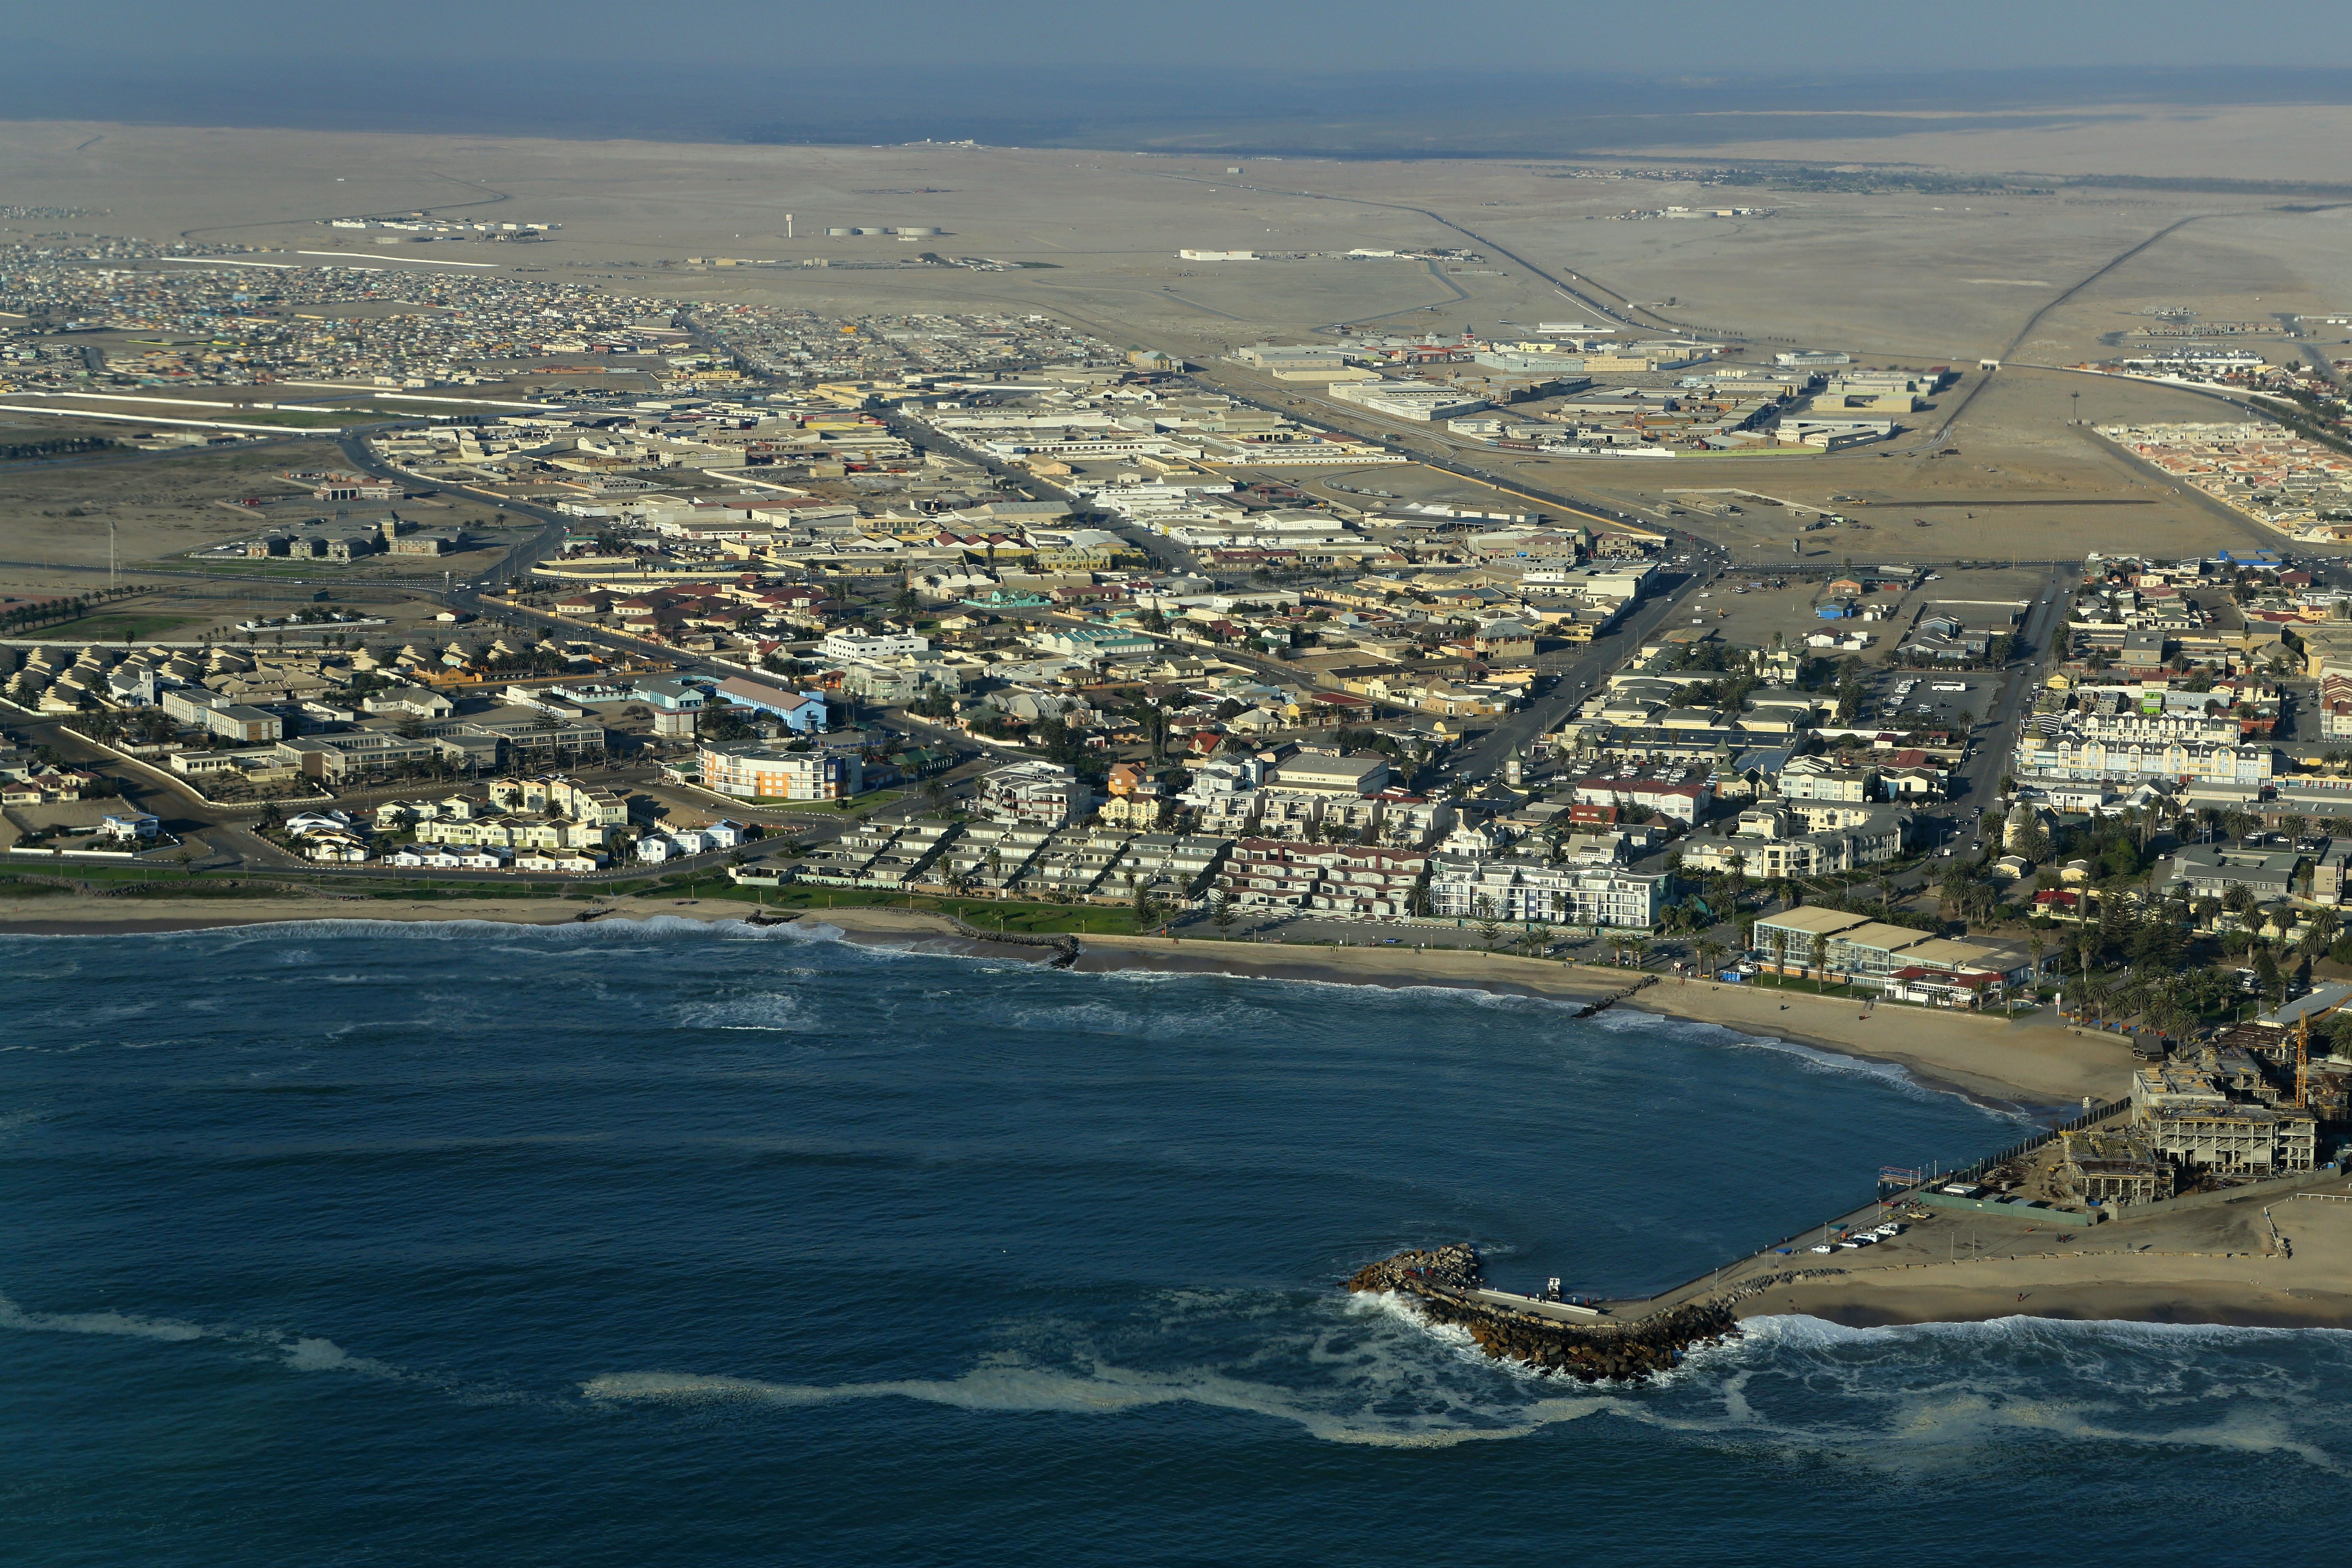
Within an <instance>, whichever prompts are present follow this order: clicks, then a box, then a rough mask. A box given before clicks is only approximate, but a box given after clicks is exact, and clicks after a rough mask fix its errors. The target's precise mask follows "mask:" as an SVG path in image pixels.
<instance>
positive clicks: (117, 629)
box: [34, 611, 213, 642]
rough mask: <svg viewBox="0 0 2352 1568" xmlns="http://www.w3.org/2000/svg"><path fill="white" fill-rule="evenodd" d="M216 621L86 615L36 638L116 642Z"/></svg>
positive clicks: (192, 617) (120, 614)
mask: <svg viewBox="0 0 2352 1568" xmlns="http://www.w3.org/2000/svg"><path fill="white" fill-rule="evenodd" d="M212 618H213V617H212V616H197V615H187V616H175V615H171V614H168V613H160V612H159V613H157V614H153V615H139V614H137V613H135V612H129V611H125V612H117V613H110V614H105V615H97V616H82V617H81V619H79V620H78V621H67V622H65V623H64V624H63V625H61V626H44V627H42V628H41V629H40V630H39V631H38V632H37V633H36V634H34V635H36V636H39V637H50V636H55V637H60V638H64V639H66V640H68V641H72V642H112V641H114V640H115V639H117V638H118V637H120V638H137V637H162V636H163V634H164V633H165V632H172V631H177V630H179V629H180V628H181V627H182V626H202V625H204V624H205V623H206V622H208V621H210V620H211V619H212Z"/></svg>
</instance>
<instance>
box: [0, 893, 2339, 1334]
mask: <svg viewBox="0 0 2352 1568" xmlns="http://www.w3.org/2000/svg"><path fill="white" fill-rule="evenodd" d="M61 902H63V901H62V900H46V899H45V900H0V936H8V935H16V936H28V935H37V936H52V937H81V936H109V935H118V936H131V935H157V934H165V933H171V932H177V931H209V930H223V929H228V928H234V927H249V926H267V925H277V924H291V923H308V922H310V921H425V922H433V923H449V922H454V921H490V922H493V923H499V924H513V925H545V926H571V925H577V924H583V923H595V924H604V923H608V922H610V921H615V920H619V921H646V920H651V919H654V918H656V917H660V916H669V917H672V918H676V919H682V920H691V921H702V922H705V923H711V924H717V923H723V922H727V921H743V920H746V919H747V918H748V917H750V916H751V915H752V914H754V913H756V912H758V911H757V909H756V906H746V905H743V904H739V903H735V902H732V901H728V900H685V899H660V898H643V897H635V898H621V899H614V900H609V901H607V902H605V903H604V904H601V905H598V906H596V907H597V908H598V909H600V910H604V913H603V914H602V915H601V916H600V918H599V919H598V920H597V921H593V922H583V921H579V920H578V918H577V917H578V915H579V913H580V912H581V906H579V905H577V904H574V903H571V902H567V901H562V900H544V899H542V900H522V899H517V900H477V901H471V902H470V904H469V906H468V907H453V906H451V905H448V904H442V903H428V902H423V901H416V902H407V901H400V900H368V901H366V902H362V901H359V900H328V899H303V898H299V897H288V898H283V899H278V898H260V899H253V900H239V901H238V903H237V905H236V907H233V908H223V907H221V906H219V905H216V904H202V903H198V902H196V901H195V900H180V901H176V902H173V903H162V902H161V901H160V900H159V901H157V902H152V903H151V902H147V901H144V900H142V901H141V902H140V903H138V904H131V903H128V902H127V901H126V902H122V903H112V902H111V901H110V900H74V901H73V902H72V904H70V905H68V906H67V907H60V903H61ZM799 918H800V920H801V921H806V922H807V923H808V924H809V925H811V926H813V927H814V926H823V927H826V928H829V929H832V930H835V931H839V932H840V933H841V936H842V939H843V940H845V941H850V942H861V943H867V944H874V945H887V946H896V947H901V948H910V949H916V950H928V951H931V952H954V953H964V954H972V955H982V956H987V957H991V958H1005V959H1012V960H1014V961H1017V962H1022V963H1039V962H1043V961H1044V958H1045V952H1046V951H1047V950H1045V949H1041V948H1038V947H1034V946H1021V945H1014V944H1011V943H997V942H989V941H987V940H985V939H984V938H974V937H971V936H968V935H965V934H964V933H962V932H961V931H956V930H954V929H953V928H952V927H951V926H950V925H949V924H948V922H947V921H946V920H945V919H944V918H943V917H941V916H939V915H937V914H933V913H930V912H929V911H915V910H889V909H885V908H880V907H877V906H872V905H863V906H858V907H856V908H852V909H845V910H824V911H805V912H803V914H802V915H801V916H800V917H799ZM1081 949H1082V954H1081V957H1080V959H1079V961H1078V963H1077V964H1076V967H1077V968H1078V969H1081V970H1085V971H1087V972H1090V973H1107V972H1111V971H1126V970H1138V971H1148V972H1154V973H1174V974H1196V975H1204V976H1207V975H1222V976H1225V977H1229V978H1233V979H1263V980H1289V981H1297V982H1305V983H1310V984H1335V985H1356V986H1362V985H1374V986H1380V987H1383V988H1386V989H1392V990H1401V989H1406V988H1412V987H1420V986H1436V987H1440V988H1444V989H1451V990H1478V991H1486V992H1490V993H1494V994H1504V995H1517V996H1528V997H1535V998H1538V999H1541V1000H1545V1001H1550V1002H1561V1003H1571V1004H1580V1003H1590V1002H1593V1001H1597V1000H1599V999H1601V998H1602V997H1604V996H1608V995H1611V994H1614V993H1617V992H1620V991H1622V990H1623V989H1624V987H1625V986H1626V985H1627V984H1630V983H1631V982H1632V981H1633V978H1634V976H1635V972H1633V971H1628V970H1624V969H1620V968H1613V967H1603V966H1596V965H1586V964H1563V963H1559V962H1557V961H1546V960H1541V959H1530V958H1521V957H1515V956H1509V955H1503V954H1494V953H1487V952H1479V951H1475V950H1466V949H1456V948H1441V949H1420V950H1415V949H1412V948H1402V947H1391V946H1388V945H1385V944H1383V945H1381V946H1364V947H1337V948H1334V947H1323V946H1312V947H1309V946H1297V947H1284V946H1281V945H1278V944H1275V943H1254V942H1226V941H1220V940H1217V939H1213V938H1211V939H1202V938H1197V937H1196V938H1192V939H1181V938H1180V939H1170V938H1164V937H1145V936H1089V937H1086V938H1083V939H1082V941H1081ZM1615 1006H1616V1007H1617V1008H1622V1009H1623V1010H1627V1011H1633V1012H1638V1013H1640V1014H1643V1015H1645V1016H1652V1017H1657V1018H1661V1019H1666V1020H1671V1021H1675V1022H1682V1023H1692V1024H1704V1025H1712V1026H1718V1027H1721V1028H1724V1029H1727V1030H1729V1031H1731V1032H1733V1033H1735V1034H1737V1035H1738V1036H1741V1037H1746V1038H1748V1039H1750V1040H1755V1041H1757V1042H1759V1044H1764V1045H1767V1047H1768V1048H1769V1047H1771V1046H1786V1047H1797V1048H1798V1049H1799V1050H1800V1051H1801V1052H1822V1053H1826V1054H1828V1055H1830V1056H1832V1057H1836V1058H1845V1059H1848V1060H1851V1061H1855V1062H1862V1063H1869V1064H1874V1065H1878V1066H1888V1067H1894V1068H1899V1069H1901V1070H1902V1071H1903V1072H1904V1073H1905V1074H1906V1075H1907V1076H1908V1077H1909V1078H1910V1079H1912V1080H1913V1081H1914V1082H1915V1083H1916V1084H1917V1085H1918V1086H1920V1087H1921V1088H1923V1089H1928V1090H1931V1091H1936V1092H1943V1093H1952V1094H1958V1095H1961V1096H1963V1097H1964V1098H1966V1099H1968V1100H1970V1101H1971V1102H1973V1103H1976V1104H1979V1105H1980V1106H1984V1107H1986V1108H1988V1109H1990V1110H1996V1111H2000V1112H2004V1113H2008V1114H2026V1115H2033V1116H2037V1117H2039V1118H2042V1119H2043V1120H2049V1119H2052V1118H2053V1115H2066V1114H2071V1113H2072V1112H2073V1110H2074V1109H2075V1107H2076V1106H2077V1105H2078V1104H2079V1102H2080V1100H2081V1098H2082V1097H2083V1096H2084V1094H2090V1095H2094V1096H2096V1097H2097V1098H2099V1099H2103V1100H2104V1099H2113V1098H2115V1097H2116V1095H2117V1094H2118V1093H2119V1092H2120V1090H2121V1089H2122V1088H2123V1086H2124V1085H2125V1084H2126V1082H2127V1081H2128V1078H2127V1075H2128V1073H2129V1071H2130V1068H2131V1058H2130V1057H2129V1054H2128V1047H2126V1046H2124V1045H2123V1044H2122V1043H2120V1042H2117V1041H2115V1040H2111V1039H2106V1038H2100V1037H2085V1036H2078V1035H2075V1034H2074V1033H2073V1032H2072V1031H2070V1030H2069V1029H2067V1028H2065V1027H2064V1026H2057V1025H2051V1024H2012V1023H2009V1022H2006V1021H2004V1020H2000V1019H1993V1018H1984V1017H1978V1016H1970V1015H1965V1014H1961V1015H1937V1014H1932V1013H1926V1012H1922V1011H1918V1010H1915V1009H1910V1008H1904V1009H1900V1010H1892V1011H1888V1012H1886V1013H1884V1014H1873V1013H1870V1012H1868V1011H1867V1010H1864V1009H1859V1008H1857V1007H1856V1006H1855V1005H1854V1004H1853V1003H1851V1002H1847V1001H1841V1000H1835V999H1832V998H1827V997H1812V996H1808V995H1806V994H1804V993H1802V992H1783V991H1777V990H1768V991H1749V990H1747V989H1746V988H1744V987H1741V986H1737V985H1728V984H1721V983H1719V982H1710V981H1696V982H1688V983H1684V982H1677V981H1675V980H1674V979H1671V978H1666V977H1660V978H1659V979H1658V980H1657V981H1656V982H1655V983H1654V984H1650V985H1647V986H1645V987H1643V990H1642V991H1641V992H1639V993H1638V994H1636V995H1634V996H1633V997H1632V998H1630V999H1628V1000H1627V1001H1624V1002H1622V1003H1618V1004H1616V1005H1615ZM2314 1184H2315V1186H2324V1187H2326V1188H2327V1189H2328V1190H2330V1191H2332V1192H2338V1193H2343V1194H2347V1197H2352V1183H2347V1181H2346V1180H2345V1179H2344V1178H2343V1177H2341V1176H2339V1175H2336V1174H2335V1173H2321V1174H2319V1175H2318V1176H2316V1177H2315V1183H2314ZM2273 1209H2275V1210H2276V1211H2277V1213H2278V1215H2279V1216H2280V1217H2279V1219H2278V1220H2277V1221H2276V1222H2275V1224H2276V1225H2277V1226H2280V1227H2284V1228H2285V1229H2287V1231H2288V1233H2289V1235H2290V1236H2291V1238H2292V1241H2293V1245H2292V1247H2280V1246H2278V1245H2276V1243H2275V1240H2274V1237H2275V1234H2276V1233H2275V1232H2274V1231H2273V1228H2272V1227H2273V1223H2274V1222H2273V1219H2272V1218H2271V1213H2270V1211H2271V1210H2273ZM1971 1249H1973V1250H1975V1251H1976V1252H1977V1253H1978V1254H1979V1256H1977V1257H1975V1258H1970V1257H1968V1256H1965V1254H1966V1253H1967V1252H1969V1250H1971ZM1816 1270H1817V1272H1815V1271H1816ZM1795 1271H1808V1272H1812V1273H1813V1277H1811V1278H1804V1279H1791V1278H1787V1276H1788V1275H1789V1274H1790V1273H1792V1272H1795ZM1767 1279H1769V1280H1771V1281H1772V1283H1770V1284H1769V1286H1765V1284H1764V1282H1765V1281H1766V1280H1767ZM1759 1287H1762V1288H1760V1289H1759ZM1722 1291H1729V1292H1731V1293H1732V1299H1730V1300H1726V1301H1725V1302H1724V1304H1725V1305H1726V1306H1728V1307H1729V1308H1730V1309H1731V1310H1732V1311H1733V1312H1734V1315H1735V1316H1737V1317H1738V1318H1741V1319H1747V1318H1763V1317H1776V1316H1784V1315H1791V1314H1795V1315H1803V1316H1810V1317H1813V1318H1817V1319H1821V1320H1822V1321H1828V1322H1832V1323H1839V1324H1843V1325H1845V1326H1848V1327H1853V1328H1869V1327H1879V1326H1887V1325H1896V1324H1909V1323H1930V1322H1984V1321H1994V1320H1997V1319H2005V1318H2011V1317H2042V1318H2050V1319H2064V1320H2073V1321H2133V1322H2148V1323H2181V1324H2191V1323H2210V1324H2219V1325H2231V1326H2238V1327H2246V1328H2313V1327H2328V1328H2341V1327H2352V1201H2347V1202H2342V1203H2327V1202H2297V1203H2289V1202H2286V1201H2284V1199H2273V1200H2272V1201H2269V1202H2267V1203H2266V1202H2265V1200H2263V1199H2260V1198H2248V1199H2245V1200H2242V1201H2240V1202H2235V1203H2228V1204H2222V1205H2213V1206H2210V1207H2208V1208H2205V1209H2201V1210H2197V1211H2193V1212H2189V1213H2183V1214H2168V1215H2149V1216H2147V1217H2145V1218H2133V1217H2130V1216H2129V1215H2126V1217H2124V1218H2122V1219H2118V1220H2111V1221H2109V1222H2107V1223H2105V1224H2101V1225H2098V1226H2092V1227H2087V1228H2085V1229H2084V1230H2083V1231H2082V1232H2081V1234H2080V1237H2079V1238H2078V1237H2076V1236H2074V1235H2073V1234H2069V1233H2062V1232H2060V1231H2059V1230H2058V1229H2057V1227H2056V1226H2054V1225H2052V1224H2049V1223H2047V1222H2046V1221H2044V1222H2042V1224H2040V1225H2039V1226H2038V1227H2037V1226H2034V1225H2030V1224H2025V1223H2023V1222H2022V1221H2020V1220H2017V1219H2011V1218H2009V1217H2007V1216H2000V1217H1998V1218H1992V1219H1988V1220H1982V1221H1977V1220H1971V1219H1970V1218H1968V1217H1965V1216H1962V1217H1954V1216H1953V1215H1948V1214H1945V1213H1943V1212H1941V1211H1938V1212H1937V1214H1936V1215H1934V1216H1932V1217H1931V1218H1929V1219H1927V1220H1925V1221H1920V1222H1916V1224H1915V1225H1914V1226H1913V1228H1912V1230H1911V1231H1910V1232H1908V1233H1906V1235H1905V1236H1904V1237H1899V1238H1897V1239H1896V1240H1895V1241H1894V1242H1890V1243H1885V1244H1882V1245H1880V1246H1878V1247H1870V1248H1866V1249H1864V1251H1862V1252H1859V1253H1838V1254H1834V1255H1832V1257H1828V1258H1820V1257H1816V1256H1814V1255H1812V1254H1811V1253H1809V1252H1806V1251H1804V1250H1803V1249H1802V1248H1801V1247H1797V1248H1795V1249H1794V1250H1792V1251H1791V1252H1790V1253H1788V1254H1777V1253H1773V1252H1770V1251H1767V1252H1763V1253H1759V1254H1755V1255H1751V1257H1749V1258H1744V1259H1742V1260H1740V1261H1739V1262H1738V1263H1736V1264H1733V1265H1731V1266H1730V1267H1729V1268H1726V1269H1724V1270H1722V1271H1720V1273H1719V1274H1718V1275H1717V1277H1716V1279H1715V1280H1714V1282H1713V1283H1712V1284H1711V1285H1707V1286H1704V1287H1702V1284H1701V1282H1700V1281H1692V1282H1691V1284H1690V1285H1689V1286H1687V1287H1680V1288H1677V1289H1675V1291H1673V1292H1670V1293H1669V1294H1670V1296H1671V1297H1672V1298H1674V1300H1675V1302H1679V1301H1681V1300H1689V1299H1696V1298H1700V1297H1715V1296H1717V1295H1718V1293H1719V1292H1722ZM1670 1304H1673V1303H1670V1301H1669V1300H1667V1299H1666V1298H1654V1299H1652V1300H1650V1301H1647V1302H1643V1303H1638V1304H1637V1303H1634V1302H1631V1301H1628V1302H1625V1303H1622V1306H1623V1307H1624V1308H1626V1309H1631V1310H1632V1311H1633V1316H1630V1317H1629V1318H1628V1320H1627V1321H1636V1320H1637V1319H1638V1318H1639V1317H1641V1316H1647V1315H1648V1314H1649V1313H1650V1312H1653V1311H1655V1310H1664V1309H1665V1308H1667V1307H1668V1306H1669V1305H1670Z"/></svg>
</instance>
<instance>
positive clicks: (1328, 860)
mask: <svg viewBox="0 0 2352 1568" xmlns="http://www.w3.org/2000/svg"><path fill="white" fill-rule="evenodd" d="M1428 865H1429V857H1428V856H1427V855H1426V854H1424V853H1423V852H1422V851H1421V850H1418V849H1407V848H1394V847H1378V846H1367V845H1359V844H1315V843H1306V842H1302V841H1298V840H1292V839H1281V838H1244V839H1242V840H1241V841H1240V842H1239V843H1237V844H1235V845H1234V848H1233V853H1232V854H1231V855H1230V856H1229V857H1228V858H1226V861H1225V868H1224V875H1223V878H1222V879H1221V884H1222V887H1223V892H1224V894H1225V896H1226V897H1227V898H1228V899H1230V900H1232V901H1233V903H1234V906H1235V907H1236V908H1238V909H1242V910H1260V909H1279V910H1295V911H1299V912H1311V913H1315V914H1318V915H1322V916H1325V917H1328V918H1332V919H1340V920H1394V919H1399V918H1402V916H1404V915H1407V914H1409V913H1411V912H1412V903H1413V901H1414V897H1413V895H1414V889H1416V888H1418V887H1419V886H1420V884H1421V880H1422V878H1423V875H1424V874H1425V872H1426V870H1427V868H1428Z"/></svg>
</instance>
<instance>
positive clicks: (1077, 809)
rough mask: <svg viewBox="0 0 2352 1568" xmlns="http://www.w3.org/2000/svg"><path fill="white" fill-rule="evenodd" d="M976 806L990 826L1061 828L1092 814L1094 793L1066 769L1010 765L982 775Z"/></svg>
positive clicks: (1043, 764) (1048, 765) (1041, 764)
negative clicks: (995, 823) (989, 822)
mask: <svg viewBox="0 0 2352 1568" xmlns="http://www.w3.org/2000/svg"><path fill="white" fill-rule="evenodd" d="M976 805H978V807H979V810H980V814H981V815H982V816H985V817H987V818H988V819H989V820H990V821H991V822H998V823H1006V824H1019V825H1023V826H1044V827H1048V828H1053V827H1062V826H1067V825H1069V824H1071V823H1074V822H1080V821H1083V820H1084V819H1085V818H1086V817H1087V816H1088V815H1089V814H1090V813H1091V812H1092V810H1093V809H1094V792H1093V791H1092V790H1091V789H1089V788H1087V784H1086V783H1085V782H1084V781H1083V780H1081V779H1080V778H1079V777H1078V775H1077V774H1076V773H1073V772H1072V771H1070V770H1069V769H1068V768H1065V767H1060V766H1057V765H1056V764H1055V763H1046V762H1022V763H1010V764H1008V765H1007V766H1004V767H1001V768H998V769H996V770H995V771H993V772H992V773H985V774H983V775H982V777H981V781H980V793H979V795H978V798H977V801H976Z"/></svg>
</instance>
